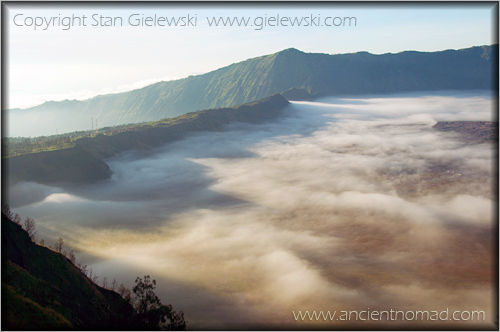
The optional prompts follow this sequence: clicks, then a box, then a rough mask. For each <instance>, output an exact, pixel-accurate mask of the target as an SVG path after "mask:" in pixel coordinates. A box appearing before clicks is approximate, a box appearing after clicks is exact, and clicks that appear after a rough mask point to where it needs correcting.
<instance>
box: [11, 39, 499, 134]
mask: <svg viewBox="0 0 500 332" xmlns="http://www.w3.org/2000/svg"><path fill="white" fill-rule="evenodd" d="M497 59H498V45H493V46H478V47H471V48H467V49H461V50H447V51H441V52H430V53H429V52H415V51H407V52H402V53H397V54H390V53H389V54H383V55H374V54H370V53H367V52H358V53H351V54H338V55H328V54H317V53H304V52H301V51H299V50H296V49H293V48H290V49H286V50H284V51H281V52H278V53H275V54H270V55H266V56H261V57H258V58H253V59H249V60H246V61H242V62H239V63H235V64H232V65H229V66H227V67H224V68H220V69H218V70H215V71H212V72H209V73H207V74H203V75H198V76H190V77H187V78H184V79H180V80H176V81H168V82H159V83H156V84H152V85H149V86H147V87H144V88H142V89H137V90H133V91H129V92H123V93H117V94H108V95H101V96H97V97H94V98H91V99H87V100H84V101H77V100H65V101H60V102H54V101H51V102H46V103H44V104H41V105H39V106H35V107H31V108H28V109H25V110H20V109H15V110H10V111H9V113H8V114H9V117H10V119H11V120H12V123H15V122H18V123H23V125H24V126H25V127H26V128H30V125H29V122H32V123H33V125H34V128H48V129H50V130H51V132H50V133H51V134H55V133H56V129H58V130H59V133H61V132H70V131H75V130H83V129H90V128H91V117H92V118H94V120H95V119H98V125H99V126H101V127H103V126H111V125H117V124H124V123H136V122H142V121H153V120H158V119H162V118H167V117H174V116H178V115H181V114H185V113H188V112H192V111H196V110H200V109H210V108H218V107H231V106H235V105H240V104H244V103H248V102H251V101H255V100H259V99H262V98H265V97H268V96H271V95H273V94H275V93H282V92H287V91H288V90H291V91H292V93H290V92H289V93H288V95H289V96H291V98H293V97H294V96H295V95H298V96H300V98H301V99H311V98H314V97H318V96H340V95H353V94H354V95H355V94H379V93H394V92H409V91H430V90H478V89H488V90H490V89H493V90H495V89H498V84H497V72H498V69H497V65H498V64H497ZM283 95H284V96H285V97H287V98H288V96H287V94H286V93H284V94H283ZM33 130H34V129H33ZM7 134H8V135H9V136H17V135H16V134H15V133H14V130H13V132H12V134H11V133H9V132H8V133H7ZM22 136H24V135H22ZM26 136H28V135H26ZM29 136H37V134H35V133H34V131H33V134H30V135H29Z"/></svg>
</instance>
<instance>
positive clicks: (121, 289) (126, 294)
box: [118, 284, 132, 302]
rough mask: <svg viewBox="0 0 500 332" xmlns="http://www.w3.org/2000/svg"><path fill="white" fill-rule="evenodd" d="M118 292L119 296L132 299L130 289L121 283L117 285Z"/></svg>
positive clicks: (126, 299) (128, 299)
mask: <svg viewBox="0 0 500 332" xmlns="http://www.w3.org/2000/svg"><path fill="white" fill-rule="evenodd" d="M118 294H120V296H121V297H123V298H124V299H125V301H127V302H131V301H132V293H131V292H130V289H128V288H126V287H125V286H124V285H123V284H120V286H119V287H118Z"/></svg>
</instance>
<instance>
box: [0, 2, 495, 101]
mask: <svg viewBox="0 0 500 332" xmlns="http://www.w3.org/2000/svg"><path fill="white" fill-rule="evenodd" d="M496 6H497V5H496V4H495V3H489V4H484V3H483V4H468V5H464V4H457V3H453V4H444V5H436V4H424V3H420V4H417V5H415V4H413V5H405V4H384V5H381V4H370V5H367V4H353V5H345V4H344V5H341V4H335V3H327V4H313V5H311V4H302V5H300V4H293V5H290V4H283V5H278V4H273V5H265V4H252V5H248V4H245V5H235V4H234V3H233V4H218V5H214V4H207V5H203V6H201V5H200V4H199V3H197V4H190V5H189V4H186V5H184V4H182V5H180V4H177V5H172V4H153V5H150V6H146V5H135V7H132V6H129V5H123V4H120V5H118V4H117V5H108V6H107V7H105V6H103V5H95V4H87V5H85V6H82V5H79V6H77V5H68V4H61V5H59V4H57V5H51V6H48V5H46V4H45V5H44V4H36V5H35V4H22V3H21V4H19V3H18V4H3V9H4V14H5V15H6V16H5V17H6V18H7V19H5V20H3V27H4V28H6V29H5V32H6V36H7V39H6V41H5V46H7V48H6V53H5V54H6V55H7V56H8V62H7V66H6V68H4V69H5V70H6V74H7V75H5V78H6V79H7V81H6V83H7V90H6V92H7V93H6V95H5V96H4V102H5V104H4V107H7V108H14V107H27V106H33V105H37V104H40V103H42V102H44V101H46V100H62V99H85V98H89V97H92V96H95V95H97V94H104V93H111V92H119V91H126V90H131V89H133V88H138V87H142V86H145V85H147V84H150V83H153V82H156V81H160V80H170V79H176V78H183V77H186V76H189V75H196V74H200V73H205V72H209V71H212V70H214V69H217V68H220V67H223V66H226V65H229V64H231V63H235V62H239V61H243V60H245V59H248V58H252V57H257V56H261V55H266V54H271V53H274V52H277V51H280V50H283V49H286V48H290V47H295V48H297V49H300V50H302V51H304V52H321V53H331V54H335V53H349V52H358V51H368V52H371V53H376V54H382V53H387V52H392V53H394V52H400V51H403V50H418V51H438V50H445V49H460V48H466V47H471V46H477V45H486V44H492V43H497V42H498V41H496V40H494V38H495V35H494V34H493V31H494V26H493V23H492V22H494V20H493V15H494V13H495V12H496V11H497V7H496ZM132 14H138V15H137V16H135V17H139V18H141V17H148V16H154V15H157V16H158V17H169V18H170V17H182V16H187V15H189V16H190V17H191V18H193V17H195V18H196V22H195V21H194V20H193V19H192V20H191V21H190V26H183V27H172V26H171V27H169V26H166V27H160V26H156V27H154V26H153V27H151V26H130V25H129V24H128V18H129V17H130V15H132ZM16 15H18V16H17V17H16ZM84 15H85V16H86V21H85V22H82V25H83V23H85V26H78V23H79V22H81V20H80V21H79V20H76V21H75V25H77V26H71V27H70V28H69V29H68V27H67V26H66V25H65V23H64V22H62V21H57V20H58V19H59V17H60V18H64V17H72V16H75V17H83V16H84ZM93 15H97V16H95V17H96V18H99V16H100V15H102V16H106V17H108V16H109V17H120V18H121V19H122V22H121V23H122V24H119V23H120V22H119V20H117V21H115V22H117V25H118V26H111V27H109V26H106V27H103V26H93V25H94V24H96V23H97V21H95V20H94V19H93V18H94V16H93ZM277 15H279V16H280V17H283V16H286V17H290V18H292V19H293V18H294V17H297V18H301V17H308V18H309V20H310V19H311V18H313V19H314V20H313V21H312V22H311V23H310V24H309V26H301V27H290V26H288V27H284V26H280V27H276V26H269V25H268V26H265V27H262V28H260V27H258V26H256V25H259V24H260V22H261V20H262V19H267V20H268V21H267V22H268V23H270V24H274V21H272V18H275V17H276V18H277ZM14 17H15V20H14ZM51 17H56V18H57V20H56V24H55V25H54V24H53V23H54V20H52V21H50V18H51ZM207 17H224V18H231V17H249V18H250V19H251V22H252V23H255V24H254V25H253V26H247V27H232V28H231V27H228V26H226V27H213V26H212V27H210V26H209V25H208V24H207V20H206V18H207ZM328 17H331V18H332V19H331V21H325V19H327V18H328ZM334 17H339V18H343V17H355V18H356V26H353V25H351V26H348V24H347V25H346V26H326V25H327V24H330V25H332V23H333V18H334ZM37 18H38V22H39V23H41V25H40V26H38V27H36V29H35V26H34V25H33V22H35V21H36V20H37ZM270 18H271V21H269V19H270ZM42 20H45V21H42ZM256 20H257V21H256ZM47 22H49V23H50V24H49V26H48V27H47ZM304 22H305V21H304ZM339 22H340V21H339V20H338V19H337V21H335V23H336V24H338V23H339ZM102 23H105V22H104V21H103V22H102ZM194 23H196V25H195V26H193V25H194ZM186 24H187V22H186ZM316 24H317V25H318V26H316ZM321 25H323V26H321Z"/></svg>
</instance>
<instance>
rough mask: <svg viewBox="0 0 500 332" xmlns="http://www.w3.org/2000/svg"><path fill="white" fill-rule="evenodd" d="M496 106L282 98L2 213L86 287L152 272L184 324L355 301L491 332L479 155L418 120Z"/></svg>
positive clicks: (24, 193)
mask: <svg viewBox="0 0 500 332" xmlns="http://www.w3.org/2000/svg"><path fill="white" fill-rule="evenodd" d="M495 102H496V101H494V100H493V99H492V98H491V97H489V96H487V95H484V94H469V95H463V94H462V95H452V94H451V93H447V94H446V95H417V94H413V95H399V96H387V97H373V98H361V97H356V98H325V99H322V100H319V101H317V102H294V103H292V105H291V106H289V107H288V108H287V109H286V110H285V114H286V116H284V117H283V118H281V119H279V120H276V121H273V122H269V123H266V124H262V125H248V124H233V125H231V126H229V127H228V128H227V131H225V132H217V133H214V132H207V133H199V134H196V135H192V136H190V137H189V138H186V139H183V140H182V141H178V142H175V143H171V144H168V145H166V146H164V147H163V148H161V149H158V150H156V151H155V152H154V153H153V154H147V155H145V154H143V153H136V152H130V153H126V154H123V155H120V156H118V157H115V158H112V159H110V160H107V161H106V162H107V163H108V165H109V166H110V168H111V169H112V170H113V172H114V174H113V176H112V179H111V180H109V181H107V182H104V183H100V184H96V185H88V186H84V187H78V188H55V187H48V186H42V185H37V184H33V183H23V184H19V185H17V186H16V187H14V188H12V189H11V191H10V199H11V202H10V204H11V206H12V207H14V208H13V210H14V212H18V213H20V214H21V216H22V217H23V218H24V217H25V216H30V217H32V218H34V219H35V220H36V222H37V227H38V239H40V238H45V242H46V243H53V242H54V241H55V239H57V238H58V237H59V236H61V237H63V239H64V240H65V243H66V244H67V245H68V246H70V247H72V248H75V250H76V253H77V258H78V259H79V260H80V261H83V262H84V263H86V264H88V265H89V266H90V267H92V268H93V270H94V271H95V272H97V274H98V275H100V276H101V280H102V277H107V279H108V280H111V279H113V278H116V279H117V280H118V282H119V283H125V284H126V285H128V286H129V287H132V286H133V285H132V283H133V281H134V280H135V277H136V276H143V275H145V274H151V276H152V277H153V278H155V279H156V280H157V282H158V294H159V295H160V297H161V299H162V301H163V303H172V304H173V306H174V309H177V310H183V311H184V312H185V314H186V318H187V320H188V327H189V328H190V329H213V328H215V329H235V328H236V329H237V328H243V329H244V328H246V327H247V328H248V327H253V328H256V327H264V328H265V327H266V326H267V327H271V326H272V327H273V328H277V327H278V328H279V327H283V328H293V327H300V326H303V325H298V324H299V323H297V322H296V321H295V319H294V317H293V315H292V311H295V312H297V311H298V310H302V311H305V310H309V311H311V310H325V311H326V310H330V311H334V310H337V311H338V312H340V311H341V310H367V308H370V310H390V309H393V310H438V311H443V310H446V309H447V308H449V310H450V312H451V311H453V310H465V311H472V310H483V311H485V312H486V321H485V322H482V321H480V322H479V323H482V324H487V326H491V324H492V322H493V320H494V318H495V315H496V312H495V310H496V308H495V307H494V305H493V297H492V296H493V295H494V294H495V292H496V289H495V288H494V270H493V259H494V251H495V248H496V247H495V246H494V245H493V243H492V241H493V226H494V224H495V223H496V220H495V219H494V218H495V213H494V210H495V208H496V203H497V201H496V200H497V197H496V195H494V192H493V182H494V177H495V176H494V171H495V168H494V164H493V162H494V161H495V160H494V154H493V153H494V151H495V149H496V146H493V145H492V144H476V145H467V144H465V143H463V141H461V140H460V138H459V136H458V134H455V133H452V132H446V133H443V132H439V131H437V130H434V129H432V126H433V125H434V124H435V123H436V121H456V120H481V121H491V120H492V117H493V105H494V104H495ZM49 241H52V242H49ZM304 323H305V322H304ZM307 323H308V324H310V325H305V326H306V327H307V328H308V329H314V328H319V327H321V324H323V323H322V322H307ZM338 323H339V322H336V321H334V322H328V324H338ZM348 323H349V324H352V325H353V326H354V324H356V323H363V324H364V325H362V326H371V327H373V328H377V327H380V326H382V325H381V324H382V323H381V322H377V321H369V322H348ZM387 323H401V321H399V322H387ZM403 323H405V322H403ZM406 323H408V324H410V325H409V326H410V328H411V326H412V325H411V324H419V323H422V322H406ZM466 323H468V322H464V321H458V322H457V321H450V322H442V321H437V322H436V321H434V322H431V324H434V325H430V326H431V327H438V326H441V324H452V325H451V326H455V327H456V326H458V325H457V324H466ZM474 323H477V322H474ZM488 324H489V325H488ZM448 326H449V325H448Z"/></svg>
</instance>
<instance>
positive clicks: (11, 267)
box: [2, 213, 133, 330]
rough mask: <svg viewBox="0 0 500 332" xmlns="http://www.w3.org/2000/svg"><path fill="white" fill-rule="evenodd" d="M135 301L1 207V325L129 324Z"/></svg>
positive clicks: (116, 327)
mask: <svg viewBox="0 0 500 332" xmlns="http://www.w3.org/2000/svg"><path fill="white" fill-rule="evenodd" d="M132 313H133V308H132V306H131V305H130V304H129V303H128V302H126V301H125V300H124V299H123V298H122V297H121V296H120V295H119V294H118V293H116V292H113V291H111V290H107V289H104V288H102V287H99V286H97V285H96V284H94V283H93V282H92V281H91V280H90V279H89V278H87V277H86V276H85V275H84V274H83V273H82V272H81V271H80V269H78V268H77V267H76V266H75V265H73V264H72V263H71V261H70V260H69V259H68V258H66V257H65V256H63V255H62V254H60V253H57V252H54V251H52V250H50V249H48V248H46V247H42V246H39V245H36V244H35V243H33V242H32V241H31V239H30V237H29V236H28V234H27V233H26V232H25V231H24V230H23V229H22V228H21V226H20V225H17V224H15V223H14V222H12V221H11V220H9V219H8V218H7V217H6V216H5V215H4V214H3V213H2V330H67V329H76V330H124V329H129V328H130V326H131V325H130V324H131V317H132Z"/></svg>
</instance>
